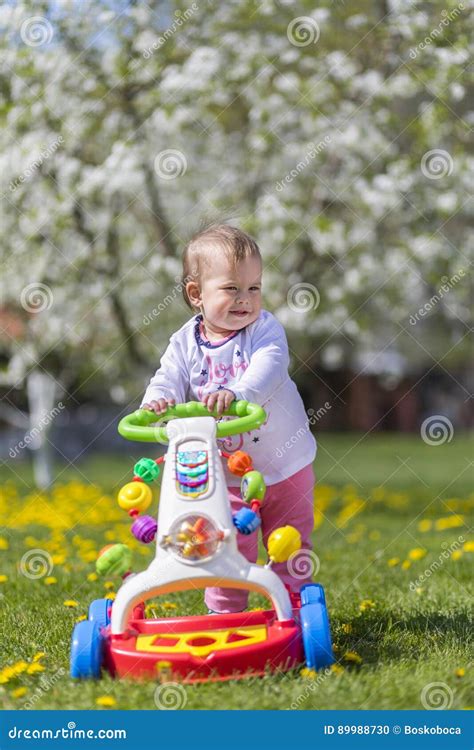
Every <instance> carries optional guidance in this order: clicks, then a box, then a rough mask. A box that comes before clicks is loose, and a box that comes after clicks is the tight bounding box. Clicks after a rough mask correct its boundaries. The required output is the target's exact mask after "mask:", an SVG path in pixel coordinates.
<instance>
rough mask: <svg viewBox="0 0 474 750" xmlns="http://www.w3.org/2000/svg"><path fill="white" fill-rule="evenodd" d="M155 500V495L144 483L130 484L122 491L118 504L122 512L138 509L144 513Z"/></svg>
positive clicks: (125, 485)
mask: <svg viewBox="0 0 474 750" xmlns="http://www.w3.org/2000/svg"><path fill="white" fill-rule="evenodd" d="M152 500H153V493H152V491H151V489H150V488H149V487H148V485H147V484H145V483H144V482H129V483H128V484H124V486H123V487H122V489H121V490H120V492H119V494H118V498H117V502H118V504H119V505H120V507H121V508H122V510H126V511H129V510H133V509H136V510H138V511H140V512H141V513H143V511H144V510H146V509H147V508H148V506H149V505H150V504H151V502H152Z"/></svg>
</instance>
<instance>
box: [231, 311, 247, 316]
mask: <svg viewBox="0 0 474 750" xmlns="http://www.w3.org/2000/svg"><path fill="white" fill-rule="evenodd" d="M230 312H231V314H232V315H237V316H238V317H239V318H243V317H244V316H245V315H248V312H247V311H246V310H231V311H230Z"/></svg>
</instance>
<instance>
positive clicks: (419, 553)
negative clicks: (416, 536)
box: [408, 547, 426, 560]
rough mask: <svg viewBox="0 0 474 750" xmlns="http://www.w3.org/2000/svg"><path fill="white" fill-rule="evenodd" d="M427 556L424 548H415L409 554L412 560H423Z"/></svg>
mask: <svg viewBox="0 0 474 750" xmlns="http://www.w3.org/2000/svg"><path fill="white" fill-rule="evenodd" d="M425 555H426V550H425V549H423V548H422V547H415V548H414V549H411V550H410V551H409V553H408V557H409V558H410V560H421V559H422V558H423V557H424V556H425Z"/></svg>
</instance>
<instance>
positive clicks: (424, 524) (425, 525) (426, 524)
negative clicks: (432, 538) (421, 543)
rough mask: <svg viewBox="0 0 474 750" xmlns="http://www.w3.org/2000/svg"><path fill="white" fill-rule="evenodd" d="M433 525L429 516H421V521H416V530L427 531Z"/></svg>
mask: <svg viewBox="0 0 474 750" xmlns="http://www.w3.org/2000/svg"><path fill="white" fill-rule="evenodd" d="M432 526H433V521H431V520H430V519H429V518H422V519H421V521H419V522H418V531H421V533H422V534H424V533H425V532H427V531H429V530H430V529H431V527H432Z"/></svg>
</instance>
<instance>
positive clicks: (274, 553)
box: [267, 526, 301, 563]
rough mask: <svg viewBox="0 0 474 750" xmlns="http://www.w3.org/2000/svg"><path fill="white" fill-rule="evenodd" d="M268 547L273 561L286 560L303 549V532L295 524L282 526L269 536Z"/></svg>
mask: <svg viewBox="0 0 474 750" xmlns="http://www.w3.org/2000/svg"><path fill="white" fill-rule="evenodd" d="M267 549H268V556H269V558H270V560H271V562H277V563H279V562H286V560H288V558H289V557H290V556H291V555H292V554H293V553H294V552H298V550H299V549H301V534H300V532H299V531H298V529H295V527H294V526H281V527H280V528H279V529H275V530H274V531H272V533H271V534H270V536H269V537H268V544H267Z"/></svg>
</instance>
